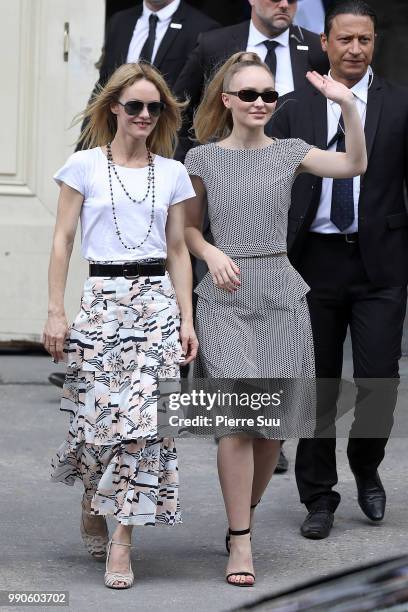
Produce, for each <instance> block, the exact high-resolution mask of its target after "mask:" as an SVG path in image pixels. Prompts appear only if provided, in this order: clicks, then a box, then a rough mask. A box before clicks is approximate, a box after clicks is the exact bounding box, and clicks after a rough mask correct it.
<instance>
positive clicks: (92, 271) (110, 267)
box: [89, 259, 166, 278]
mask: <svg viewBox="0 0 408 612" xmlns="http://www.w3.org/2000/svg"><path fill="white" fill-rule="evenodd" d="M165 274H166V260H165V259H152V260H151V261H141V262H138V261H131V262H129V263H124V264H99V263H91V264H89V276H111V277H113V276H123V277H125V278H136V277H137V276H164V275H165Z"/></svg>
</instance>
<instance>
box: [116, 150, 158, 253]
mask: <svg viewBox="0 0 408 612" xmlns="http://www.w3.org/2000/svg"><path fill="white" fill-rule="evenodd" d="M106 152H107V160H108V176H109V190H110V196H111V205H112V214H113V221H114V223H115V228H116V234H117V236H118V238H119V240H120V242H121V243H122V245H123V246H124V247H125V249H127V250H129V251H134V250H136V249H138V248H140V247H141V246H142V245H143V244H144V243H145V242H146V240H147V239H148V237H149V236H150V234H151V231H152V227H153V221H154V204H155V168H154V161H153V156H152V154H151V152H150V151H149V150H148V151H147V159H148V162H149V170H148V175H147V191H146V195H145V196H144V198H143V199H142V200H136V199H135V198H132V196H131V195H130V194H129V192H128V190H127V189H126V187H125V185H124V184H123V182H122V181H121V180H120V178H119V176H118V173H117V171H116V167H115V162H114V161H113V157H112V148H111V143H110V142H108V144H107V145H106ZM112 169H113V172H114V174H115V176H116V178H117V181H118V183H119V185H120V186H121V187H122V189H123V191H124V192H125V194H126V196H127V197H128V198H129V200H131V201H132V202H133V203H134V204H142V203H143V202H144V201H145V200H146V199H147V197H148V195H149V193H150V190H151V192H152V197H151V200H152V209H151V213H150V223H149V227H148V229H147V234H146V236H145V237H144V239H143V240H142V241H141V242H139V244H137V245H136V246H129V245H128V244H126V243H125V242H124V240H123V238H122V234H121V231H120V229H119V225H118V219H117V216H116V208H115V201H114V199H113V188H112V174H111V170H112Z"/></svg>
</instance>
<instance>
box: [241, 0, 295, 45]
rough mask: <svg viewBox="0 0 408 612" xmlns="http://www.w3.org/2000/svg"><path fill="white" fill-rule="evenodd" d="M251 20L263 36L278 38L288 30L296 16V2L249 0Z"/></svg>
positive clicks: (293, 0)
mask: <svg viewBox="0 0 408 612" xmlns="http://www.w3.org/2000/svg"><path fill="white" fill-rule="evenodd" d="M249 4H250V5H251V6H252V13H251V19H252V21H253V23H254V25H255V27H256V28H258V30H260V31H261V32H262V33H264V34H265V36H268V37H273V36H278V35H279V34H281V33H282V32H284V31H285V30H287V29H288V27H289V26H290V25H291V24H292V22H293V19H294V17H295V14H296V9H297V1H296V0H249Z"/></svg>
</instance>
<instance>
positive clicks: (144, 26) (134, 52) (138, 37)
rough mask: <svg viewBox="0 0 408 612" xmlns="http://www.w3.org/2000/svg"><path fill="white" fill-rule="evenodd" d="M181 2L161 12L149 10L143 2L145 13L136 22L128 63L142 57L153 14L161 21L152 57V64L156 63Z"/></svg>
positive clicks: (170, 5)
mask: <svg viewBox="0 0 408 612" xmlns="http://www.w3.org/2000/svg"><path fill="white" fill-rule="evenodd" d="M180 1H181V0H173V2H170V4H168V5H167V6H165V7H164V8H162V9H160V11H156V12H154V11H151V10H150V9H149V8H147V6H146V3H145V2H143V13H142V15H141V16H140V17H139V19H138V20H137V22H136V26H135V29H134V31H133V36H132V40H131V41H130V45H129V51H128V55H127V62H128V63H129V62H137V61H138V60H139V57H140V52H141V50H142V49H143V45H144V44H145V42H146V39H147V37H148V35H149V17H150V15H151V14H152V13H153V14H154V15H157V17H158V18H159V21H158V22H157V26H156V40H155V42H154V48H153V55H152V63H153V62H154V58H155V57H156V54H157V50H158V48H159V47H160V43H161V41H162V40H163V38H164V35H165V34H166V32H167V28H168V27H169V25H170V23H171V19H172V17H173V15H174V13H175V12H176V11H177V9H178V7H179V6H180Z"/></svg>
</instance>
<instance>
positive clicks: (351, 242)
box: [344, 234, 357, 244]
mask: <svg viewBox="0 0 408 612" xmlns="http://www.w3.org/2000/svg"><path fill="white" fill-rule="evenodd" d="M344 236H345V239H346V242H347V244H355V243H356V242H357V240H350V239H349V236H352V234H344Z"/></svg>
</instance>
